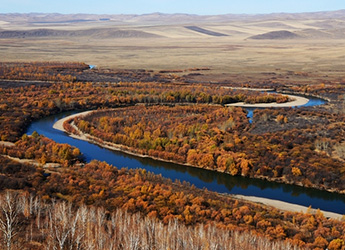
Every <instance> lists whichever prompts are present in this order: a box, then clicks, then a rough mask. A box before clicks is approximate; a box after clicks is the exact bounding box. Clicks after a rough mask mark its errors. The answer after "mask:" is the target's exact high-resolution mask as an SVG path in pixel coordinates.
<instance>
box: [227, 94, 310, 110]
mask: <svg viewBox="0 0 345 250" xmlns="http://www.w3.org/2000/svg"><path fill="white" fill-rule="evenodd" d="M286 96H288V97H289V99H291V100H292V101H290V102H284V103H276V102H272V103H254V104H249V103H244V102H237V103H230V104H226V105H225V106H236V107H242V108H288V107H297V106H302V105H305V104H307V103H308V102H309V99H308V98H305V97H302V96H296V95H286Z"/></svg>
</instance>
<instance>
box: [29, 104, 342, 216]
mask: <svg viewBox="0 0 345 250" xmlns="http://www.w3.org/2000/svg"><path fill="white" fill-rule="evenodd" d="M318 100H319V99H318ZM315 102H320V104H322V103H321V102H322V101H317V100H315ZM313 105H315V103H314V104H313ZM73 113H75V112H66V113H63V114H59V115H54V116H50V117H46V118H43V119H41V120H38V121H35V122H33V123H32V124H31V126H30V127H29V128H28V130H27V134H32V132H33V131H36V132H38V133H39V134H42V135H45V136H46V137H48V138H51V139H53V140H54V141H56V142H59V143H68V144H70V145H73V146H75V147H78V148H79V149H80V151H81V152H82V153H83V155H84V157H85V160H86V161H88V162H89V161H91V160H93V159H96V160H99V161H105V162H107V163H109V164H112V165H114V166H116V167H118V168H122V167H126V168H143V169H146V170H147V171H150V172H153V173H155V174H161V175H162V176H163V177H166V178H170V179H172V180H175V179H178V180H180V181H181V182H183V181H187V182H189V183H191V184H193V185H195V186H196V187H198V188H207V189H208V190H211V191H216V192H219V193H229V194H241V195H247V196H257V197H263V198H269V199H275V200H281V201H285V202H289V203H294V204H299V205H303V206H311V207H312V208H320V209H321V210H325V211H330V212H335V213H340V214H345V195H341V194H335V193H330V192H327V191H321V190H317V189H312V188H303V187H299V186H295V185H287V184H279V183H275V182H269V181H264V180H258V179H250V178H245V177H240V176H236V177H234V176H230V175H228V174H223V173H218V172H213V171H208V170H204V169H198V168H192V167H186V166H182V165H178V164H173V163H166V162H161V161H157V160H153V159H149V158H141V157H136V156H132V155H128V154H125V153H122V152H117V151H111V150H108V149H105V148H102V147H100V146H97V145H94V144H92V143H89V142H86V141H82V140H78V139H74V138H71V137H69V136H68V135H67V134H66V133H64V132H62V131H59V130H56V129H54V128H53V124H54V123H55V122H56V121H57V120H59V119H61V118H63V117H65V116H68V115H70V114H73Z"/></svg>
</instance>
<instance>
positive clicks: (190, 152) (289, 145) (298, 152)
mask: <svg viewBox="0 0 345 250" xmlns="http://www.w3.org/2000/svg"><path fill="white" fill-rule="evenodd" d="M296 112H297V114H300V116H301V117H306V116H307V117H309V116H311V115H317V116H320V117H322V118H323V119H324V120H323V123H324V122H326V123H329V124H332V125H328V127H329V128H328V129H327V130H326V131H325V132H324V134H320V131H319V130H318V129H317V128H318V123H319V122H322V120H321V119H319V120H318V121H314V122H313V123H311V124H309V123H306V124H304V126H301V127H300V128H299V129H298V130H296V129H288V128H289V127H288V124H289V123H290V122H292V121H289V119H288V117H289V116H290V113H296ZM262 113H263V114H266V115H268V116H270V117H271V118H270V121H268V118H267V119H265V120H266V121H264V122H261V123H259V122H258V123H254V126H252V127H251V128H250V129H251V130H254V131H255V128H256V127H257V126H260V128H261V130H263V129H265V128H266V129H268V130H269V131H270V132H269V131H267V132H266V133H260V134H257V133H251V132H250V131H248V130H249V127H250V126H249V123H248V120H247V118H246V114H245V113H244V112H243V110H242V109H241V108H224V107H219V106H205V105H197V106H187V107H186V106H175V107H166V106H151V107H144V106H136V107H128V108H119V109H115V110H111V111H98V112H94V113H91V114H89V115H86V116H83V117H80V118H78V117H77V118H75V119H74V121H75V124H76V126H77V127H78V128H79V129H80V130H81V131H82V132H83V133H86V134H90V135H91V136H93V137H95V138H98V139H101V140H103V141H107V142H111V143H114V144H120V145H124V146H126V147H127V150H129V151H132V152H135V153H138V154H141V155H149V156H151V157H154V158H159V159H164V160H168V161H169V160H170V161H174V162H178V163H182V164H188V165H192V166H195V167H200V168H205V169H210V170H216V171H220V172H225V173H229V174H231V175H242V176H250V177H255V178H267V179H270V180H275V181H281V182H287V183H294V184H299V185H303V186H307V187H315V188H320V189H327V190H333V191H337V192H344V190H345V176H344V169H345V166H344V163H343V162H341V161H338V160H336V159H333V158H332V157H331V156H330V155H327V154H326V155H325V154H324V153H319V152H318V151H317V150H316V148H317V147H316V148H315V144H316V145H317V144H318V141H319V138H326V137H327V143H326V144H325V143H324V145H327V146H328V145H329V146H328V148H324V149H322V152H328V151H329V150H330V151H332V150H331V149H332V147H333V146H332V145H330V144H333V145H338V144H336V143H337V142H339V141H341V140H342V138H343V132H344V131H343V127H342V126H334V124H335V123H344V122H345V118H344V117H340V116H338V117H337V120H335V119H334V116H333V115H331V114H327V113H323V114H322V113H318V114H317V113H314V112H311V113H308V112H302V111H293V110H290V111H284V113H286V115H285V116H284V115H282V114H281V113H280V112H279V111H278V110H275V111H267V110H265V111H258V114H257V115H256V117H259V116H260V114H262ZM273 117H276V119H273ZM255 119H257V118H255ZM272 123H274V124H272ZM277 123H278V124H277ZM270 124H272V125H270ZM302 125H303V124H302ZM66 126H67V125H66ZM270 126H274V127H277V128H278V129H279V130H277V131H274V130H275V129H276V128H273V129H272V128H271V127H270ZM285 126H286V127H285ZM66 128H67V127H66ZM70 132H73V131H70ZM324 140H325V139H324ZM338 147H339V146H338ZM319 151H320V150H319ZM338 151H339V150H338Z"/></svg>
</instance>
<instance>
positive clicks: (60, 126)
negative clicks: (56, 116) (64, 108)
mask: <svg viewBox="0 0 345 250" xmlns="http://www.w3.org/2000/svg"><path fill="white" fill-rule="evenodd" d="M91 112H93V110H89V111H84V112H80V113H77V114H73V115H70V116H67V117H65V118H62V119H60V120H58V121H57V122H55V123H54V125H53V128H55V129H57V130H60V131H63V132H66V130H65V129H64V128H63V123H64V122H65V121H67V120H69V119H72V118H74V117H76V116H84V115H87V114H89V113H91Z"/></svg>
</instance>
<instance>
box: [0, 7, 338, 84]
mask: <svg viewBox="0 0 345 250" xmlns="http://www.w3.org/2000/svg"><path fill="white" fill-rule="evenodd" d="M344 12H345V11H337V12H319V13H304V14H271V15H221V16H197V15H184V14H175V15H167V14H161V13H153V14H148V15H60V14H25V15H24V14H22V15H20V14H1V15H0V51H1V58H0V60H1V61H60V62H65V61H80V62H85V63H87V64H90V65H96V66H97V67H98V68H102V69H106V68H116V69H147V70H157V71H160V70H171V71H174V70H175V71H176V70H182V72H175V73H174V74H179V75H181V74H188V72H187V73H186V71H185V70H187V69H191V68H193V69H195V68H199V69H205V68H207V69H209V70H207V71H201V72H199V73H198V74H196V73H195V72H194V73H193V72H192V73H193V77H194V78H195V79H196V80H198V81H208V82H212V81H215V80H216V81H219V80H233V81H237V82H242V83H244V82H246V83H247V82H249V83H250V82H255V81H258V80H259V81H260V80H266V81H273V82H274V81H281V82H285V83H293V82H300V83H306V84H309V83H312V82H315V83H320V82H327V80H331V81H339V82H340V81H342V80H343V75H344V68H345V67H344V64H345V63H344V57H345V55H344V53H343V51H345V39H344V38H345V18H344V16H345V15H344ZM189 73H191V72H189Z"/></svg>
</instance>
